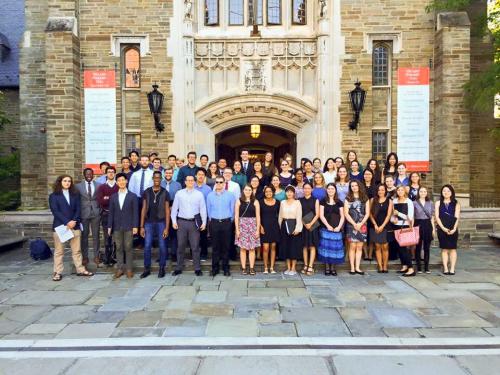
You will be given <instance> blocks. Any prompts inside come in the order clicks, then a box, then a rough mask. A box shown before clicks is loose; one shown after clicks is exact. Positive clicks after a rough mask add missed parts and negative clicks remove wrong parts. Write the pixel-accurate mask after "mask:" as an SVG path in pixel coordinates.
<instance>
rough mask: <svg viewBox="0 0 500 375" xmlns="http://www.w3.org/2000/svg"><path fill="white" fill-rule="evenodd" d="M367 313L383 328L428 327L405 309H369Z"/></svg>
mask: <svg viewBox="0 0 500 375" xmlns="http://www.w3.org/2000/svg"><path fill="white" fill-rule="evenodd" d="M368 311H369V312H370V313H371V314H372V315H373V317H374V318H375V319H376V320H377V321H378V322H379V323H380V325H381V326H382V327H384V328H385V327H388V328H418V327H428V326H429V324H428V323H426V322H425V321H423V320H422V319H420V318H419V317H418V316H417V315H415V314H414V313H413V312H412V311H410V310H407V309H398V308H392V309H390V308H369V309H368Z"/></svg>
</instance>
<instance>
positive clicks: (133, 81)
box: [123, 45, 141, 88]
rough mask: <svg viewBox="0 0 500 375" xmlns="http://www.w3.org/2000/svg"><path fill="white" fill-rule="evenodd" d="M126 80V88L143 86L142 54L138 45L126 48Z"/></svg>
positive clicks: (124, 65)
mask: <svg viewBox="0 0 500 375" xmlns="http://www.w3.org/2000/svg"><path fill="white" fill-rule="evenodd" d="M123 56H124V57H123V59H124V61H123V62H124V64H123V67H124V69H123V70H124V71H123V73H124V82H125V88H138V87H141V55H140V53H139V47H138V46H135V45H134V46H128V47H125V49H124V54H123Z"/></svg>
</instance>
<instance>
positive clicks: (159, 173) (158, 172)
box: [153, 171, 163, 178]
mask: <svg viewBox="0 0 500 375" xmlns="http://www.w3.org/2000/svg"><path fill="white" fill-rule="evenodd" d="M157 175H160V178H163V176H162V175H161V172H160V171H154V172H153V178H154V177H155V176H157Z"/></svg>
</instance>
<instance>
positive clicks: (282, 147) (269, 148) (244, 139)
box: [215, 125, 297, 165]
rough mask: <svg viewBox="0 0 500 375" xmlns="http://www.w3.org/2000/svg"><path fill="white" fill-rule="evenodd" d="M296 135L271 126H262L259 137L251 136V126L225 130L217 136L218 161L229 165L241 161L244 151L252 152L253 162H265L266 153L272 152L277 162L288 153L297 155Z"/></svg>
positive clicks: (216, 151)
mask: <svg viewBox="0 0 500 375" xmlns="http://www.w3.org/2000/svg"><path fill="white" fill-rule="evenodd" d="M296 148H297V146H296V136H295V134H294V133H292V132H290V131H288V130H285V129H282V128H278V127H275V126H270V125H260V134H259V136H258V137H255V138H254V137H252V135H251V134H250V125H242V126H238V127H234V128H230V129H228V130H225V131H223V132H221V133H219V134H217V135H216V136H215V155H216V159H217V160H218V159H220V158H224V159H226V160H227V162H228V164H229V165H232V163H233V162H234V161H235V160H237V159H239V155H240V152H241V150H242V149H248V150H249V151H250V157H251V159H252V161H255V160H257V159H260V160H264V155H265V154H266V152H272V153H273V156H274V160H275V162H278V161H279V159H280V158H282V157H283V156H284V155H285V154H286V153H290V154H291V155H296Z"/></svg>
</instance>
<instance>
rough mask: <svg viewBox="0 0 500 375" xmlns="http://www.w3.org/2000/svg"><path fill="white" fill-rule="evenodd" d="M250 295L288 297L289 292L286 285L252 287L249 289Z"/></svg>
mask: <svg viewBox="0 0 500 375" xmlns="http://www.w3.org/2000/svg"><path fill="white" fill-rule="evenodd" d="M248 296H249V297H286V296H288V293H287V291H286V287H285V286H283V287H280V288H270V287H269V288H252V289H248Z"/></svg>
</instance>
